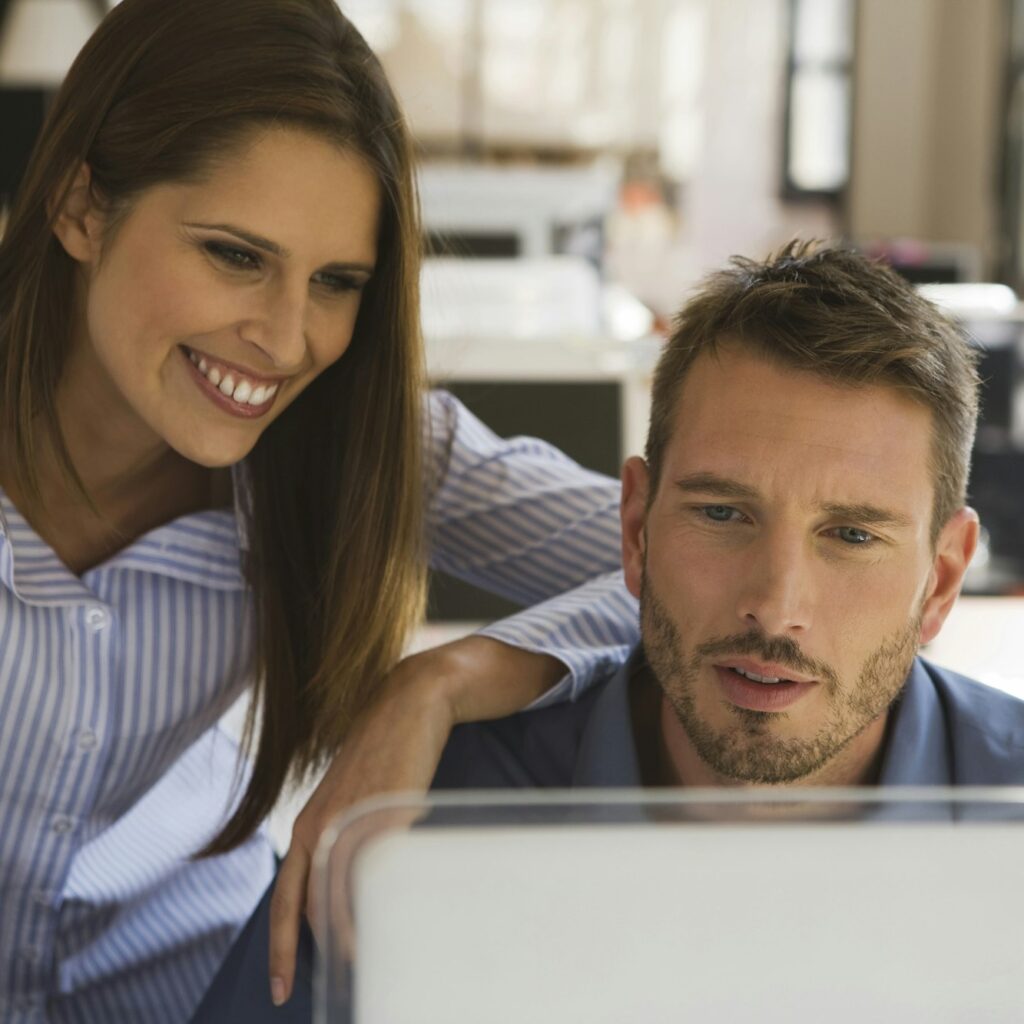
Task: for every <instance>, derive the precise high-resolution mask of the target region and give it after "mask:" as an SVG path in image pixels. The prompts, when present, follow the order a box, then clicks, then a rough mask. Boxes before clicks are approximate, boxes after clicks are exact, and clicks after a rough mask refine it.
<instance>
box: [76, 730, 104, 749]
mask: <svg viewBox="0 0 1024 1024" xmlns="http://www.w3.org/2000/svg"><path fill="white" fill-rule="evenodd" d="M98 745H99V737H98V736H97V735H96V733H94V732H93V731H92V729H83V730H82V731H81V732H80V733H79V734H78V749H79V750H95V749H96V747H97V746H98Z"/></svg>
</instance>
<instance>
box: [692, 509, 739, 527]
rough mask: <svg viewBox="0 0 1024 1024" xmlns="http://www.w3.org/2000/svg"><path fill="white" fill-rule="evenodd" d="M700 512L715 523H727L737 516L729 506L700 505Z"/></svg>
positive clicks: (734, 510)
mask: <svg viewBox="0 0 1024 1024" xmlns="http://www.w3.org/2000/svg"><path fill="white" fill-rule="evenodd" d="M701 512H702V513H703V514H704V516H705V517H706V518H708V519H710V520H711V521H712V522H715V523H727V522H729V521H730V520H731V519H733V518H734V517H735V516H736V515H737V512H736V509H734V508H733V507H732V506H731V505H702V506H701Z"/></svg>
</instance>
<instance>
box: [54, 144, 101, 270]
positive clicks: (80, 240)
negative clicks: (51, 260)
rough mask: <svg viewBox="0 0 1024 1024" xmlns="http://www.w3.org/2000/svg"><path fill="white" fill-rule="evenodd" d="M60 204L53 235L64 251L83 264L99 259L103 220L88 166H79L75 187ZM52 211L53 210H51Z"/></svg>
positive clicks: (72, 182) (74, 182)
mask: <svg viewBox="0 0 1024 1024" xmlns="http://www.w3.org/2000/svg"><path fill="white" fill-rule="evenodd" d="M55 198H56V199H57V200H59V201H60V206H59V207H58V208H57V210H56V216H55V217H54V222H53V233H54V234H55V235H56V236H57V240H58V241H59V242H60V244H61V245H62V246H64V251H65V252H66V253H67V254H68V255H69V256H70V257H71V258H72V259H73V260H77V261H78V262H79V263H90V262H92V261H94V260H96V259H97V258H98V257H99V252H100V233H101V230H102V226H103V218H102V216H101V215H100V211H99V210H98V209H97V204H96V197H95V195H94V194H93V190H92V173H91V171H90V170H89V165H88V164H87V163H82V164H80V165H79V167H78V170H77V171H75V175H74V178H73V179H72V181H71V185H70V186H69V187H68V189H67V191H66V192H65V193H64V196H63V199H60V197H55ZM51 212H52V211H51Z"/></svg>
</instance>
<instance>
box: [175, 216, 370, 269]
mask: <svg viewBox="0 0 1024 1024" xmlns="http://www.w3.org/2000/svg"><path fill="white" fill-rule="evenodd" d="M185 227H187V228H201V229H203V230H204V231H223V232H225V233H226V234H229V235H234V236H235V237H236V238H240V239H241V240H242V241H243V242H247V243H248V244H249V245H251V246H252V247H253V248H254V249H262V250H263V251H264V252H269V253H270V254H271V255H273V256H279V257H280V258H281V259H288V257H289V256H291V250H290V249H286V248H285V247H284V246H283V245H278V244H277V242H272V241H271V240H270V239H269V238H264V237H263V236H262V235H256V234H253V232H251V231H246V230H245V228H240V227H238V225H236V224H205V223H198V222H194V221H186V222H185ZM328 266H329V267H330V269H332V270H361V271H362V272H363V273H365V274H372V273H373V264H372V263H361V262H359V261H358V260H331V262H330V264H329V265H328Z"/></svg>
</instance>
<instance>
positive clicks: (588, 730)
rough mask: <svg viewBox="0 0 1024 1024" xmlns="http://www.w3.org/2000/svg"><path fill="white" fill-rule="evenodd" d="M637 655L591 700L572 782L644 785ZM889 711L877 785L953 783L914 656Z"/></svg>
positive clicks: (936, 704)
mask: <svg viewBox="0 0 1024 1024" xmlns="http://www.w3.org/2000/svg"><path fill="white" fill-rule="evenodd" d="M636 658H637V651H634V652H633V655H632V656H631V657H630V659H629V660H628V661H627V662H626V664H625V665H623V666H622V667H621V668H620V669H619V670H618V672H616V673H615V675H614V676H612V677H611V679H609V680H608V682H607V683H606V684H605V685H604V687H603V689H602V691H601V693H599V694H598V696H597V697H596V698H595V700H594V706H593V708H592V710H591V713H590V716H589V718H588V719H587V724H586V726H585V727H584V730H583V735H582V737H581V740H580V746H579V750H578V753H577V756H576V765H575V769H574V772H573V785H574V786H605V787H616V786H630V787H639V786H642V785H643V782H642V780H641V776H640V761H639V757H638V754H637V749H636V740H635V738H634V735H633V720H632V714H631V711H630V701H629V680H630V676H631V674H632V671H633V669H634V667H635V664H636V660H635V659H636ZM890 714H891V716H892V717H891V719H890V721H889V725H888V728H887V729H886V738H885V746H884V748H883V753H882V769H881V773H880V776H879V784H880V785H882V786H950V785H952V784H953V772H952V765H951V759H950V753H949V743H948V729H947V724H946V716H945V713H944V711H943V707H942V702H941V700H940V699H939V695H938V694H937V692H936V690H935V686H934V685H933V683H932V681H931V679H930V677H929V676H928V673H927V672H926V671H925V669H924V666H923V665H922V663H921V661H920V659H918V658H915V659H914V664H913V666H912V668H911V670H910V674H909V675H908V676H907V682H906V684H905V686H904V688H903V691H902V694H901V696H900V699H899V700H898V701H897V703H896V705H895V706H894V707H893V709H892V712H891V713H890Z"/></svg>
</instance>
